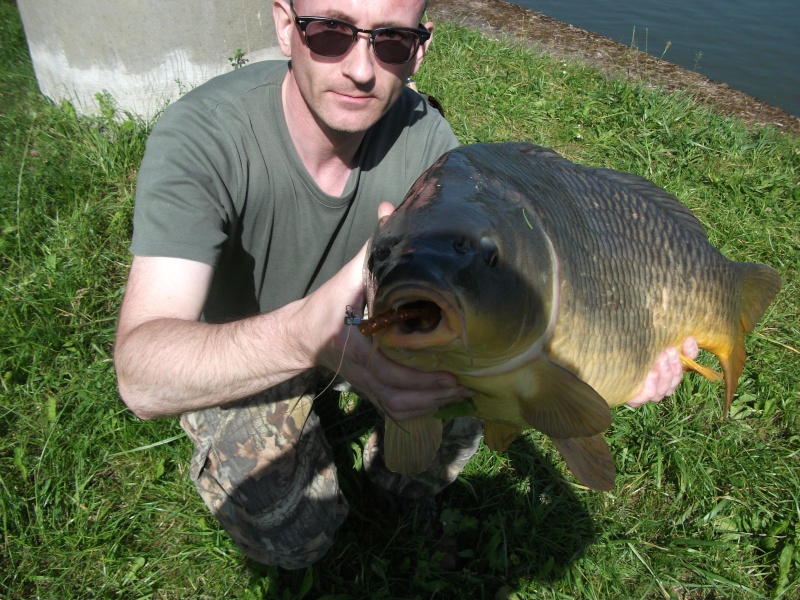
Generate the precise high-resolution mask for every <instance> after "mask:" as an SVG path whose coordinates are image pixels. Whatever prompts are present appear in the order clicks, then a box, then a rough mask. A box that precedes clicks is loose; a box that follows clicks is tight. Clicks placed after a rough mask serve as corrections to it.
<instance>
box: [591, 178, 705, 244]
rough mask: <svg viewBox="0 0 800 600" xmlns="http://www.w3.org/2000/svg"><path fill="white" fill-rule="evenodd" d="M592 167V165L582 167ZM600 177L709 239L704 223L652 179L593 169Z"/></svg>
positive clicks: (683, 226) (682, 225)
mask: <svg viewBox="0 0 800 600" xmlns="http://www.w3.org/2000/svg"><path fill="white" fill-rule="evenodd" d="M582 168H590V167H582ZM591 170H592V171H594V173H595V174H596V175H598V176H600V177H603V178H605V179H606V180H607V181H609V182H611V183H614V184H616V185H620V186H623V187H625V188H626V189H627V190H628V191H629V192H634V193H635V194H636V195H638V196H639V197H641V198H645V199H646V200H647V202H648V203H649V204H653V205H655V206H658V207H659V208H660V209H661V210H662V211H663V212H665V213H666V214H668V215H669V216H670V218H671V219H672V220H674V221H676V222H677V223H678V224H680V225H681V227H682V228H683V229H686V230H688V231H691V232H693V233H694V234H695V235H698V236H700V237H702V238H703V239H708V234H706V230H705V228H704V227H703V224H702V223H700V221H699V220H698V219H697V217H695V216H694V214H693V213H692V211H690V210H689V209H688V208H687V207H686V206H685V205H684V204H682V203H681V201H680V200H678V198H676V197H675V196H673V195H672V194H670V193H669V192H668V191H667V190H665V189H664V188H661V187H658V186H657V185H656V184H655V183H653V182H652V181H650V180H648V179H645V178H644V177H640V176H639V175H634V174H633V173H623V172H622V171H615V170H613V169H591Z"/></svg>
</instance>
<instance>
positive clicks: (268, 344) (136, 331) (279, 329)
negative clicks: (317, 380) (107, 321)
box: [115, 305, 314, 419]
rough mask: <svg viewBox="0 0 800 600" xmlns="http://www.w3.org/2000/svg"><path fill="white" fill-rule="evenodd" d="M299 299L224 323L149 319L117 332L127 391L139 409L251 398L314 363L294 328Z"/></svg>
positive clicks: (143, 413)
mask: <svg viewBox="0 0 800 600" xmlns="http://www.w3.org/2000/svg"><path fill="white" fill-rule="evenodd" d="M295 310H296V307H294V306H293V305H289V306H286V307H284V308H282V309H280V310H278V311H275V312H273V313H269V314H266V315H259V316H257V317H252V318H249V319H244V320H241V321H235V322H231V323H225V324H207V323H202V322H195V321H185V320H181V319H168V318H160V319H154V320H151V321H147V322H145V323H142V324H140V325H138V326H137V327H135V328H133V329H132V330H130V331H128V332H125V333H124V334H122V335H120V336H118V340H117V345H116V348H115V363H116V369H117V378H118V381H119V389H120V394H121V396H122V399H123V400H124V401H125V403H126V404H127V405H128V406H129V407H130V408H131V410H132V411H133V412H134V413H136V414H137V415H138V416H139V417H141V418H144V419H152V418H156V417H161V416H166V415H172V414H179V413H183V412H187V411H190V410H198V409H201V408H208V407H210V406H216V405H220V404H224V403H226V402H230V401H233V400H237V399H240V398H244V397H246V396H249V395H252V394H255V393H257V392H259V391H261V390H264V389H266V388H268V387H271V386H273V385H276V384H277V383H280V382H281V381H285V380H287V379H289V378H291V377H293V376H294V375H297V374H298V373H300V372H302V371H304V370H306V369H308V368H311V367H312V366H313V362H314V359H313V356H310V355H309V353H308V351H307V350H306V348H304V347H303V346H302V345H301V344H298V343H295V337H294V335H293V333H292V332H291V331H290V327H291V326H290V323H291V322H292V315H293V313H294V312H295Z"/></svg>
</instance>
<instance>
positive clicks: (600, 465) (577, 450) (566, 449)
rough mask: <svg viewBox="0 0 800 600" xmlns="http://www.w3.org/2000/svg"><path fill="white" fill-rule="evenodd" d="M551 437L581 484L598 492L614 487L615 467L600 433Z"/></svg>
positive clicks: (607, 490)
mask: <svg viewBox="0 0 800 600" xmlns="http://www.w3.org/2000/svg"><path fill="white" fill-rule="evenodd" d="M551 439H552V441H553V444H554V445H555V447H556V448H557V449H558V451H559V452H560V453H561V456H563V457H564V461H565V462H566V463H567V467H568V468H569V470H570V471H572V474H573V475H575V478H576V479H577V480H578V481H580V482H581V483H582V484H583V485H585V486H586V487H588V488H591V489H593V490H595V491H598V492H609V491H611V490H613V489H614V479H615V477H616V475H617V469H616V466H615V465H614V457H613V456H612V455H611V451H610V450H609V449H608V444H606V441H605V440H604V439H603V436H602V435H594V436H590V437H577V438H564V439H559V438H551Z"/></svg>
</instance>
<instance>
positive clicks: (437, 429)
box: [383, 416, 442, 476]
mask: <svg viewBox="0 0 800 600" xmlns="http://www.w3.org/2000/svg"><path fill="white" fill-rule="evenodd" d="M385 423H386V431H385V434H384V438H383V460H384V462H385V463H386V467H387V468H388V469H389V470H390V471H394V472H395V473H400V474H402V475H410V476H413V475H418V474H419V473H422V472H423V471H424V470H425V469H427V468H428V467H429V466H430V465H431V463H432V462H433V459H434V458H435V457H436V452H437V451H438V450H439V446H440V445H441V443H442V420H441V419H436V418H435V417H432V416H423V417H412V418H410V419H405V420H403V421H393V420H392V419H390V418H389V417H386V419H385Z"/></svg>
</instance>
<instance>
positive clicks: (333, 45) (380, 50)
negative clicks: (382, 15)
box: [292, 8, 431, 65]
mask: <svg viewBox="0 0 800 600" xmlns="http://www.w3.org/2000/svg"><path fill="white" fill-rule="evenodd" d="M292 15H293V16H294V22H295V23H296V24H297V26H298V27H299V28H300V31H302V32H303V35H304V36H305V39H306V45H307V46H308V48H309V50H311V51H312V52H313V53H314V54H319V55H320V56H328V57H334V56H342V55H343V54H346V53H347V51H348V50H350V48H352V47H353V44H355V42H356V40H357V39H358V34H359V33H366V34H367V35H368V36H369V43H371V44H372V50H373V51H374V52H375V56H377V57H378V60H380V61H381V62H384V63H386V64H389V65H402V64H404V63H407V62H408V61H410V60H411V59H412V58H413V57H414V54H415V53H416V52H417V50H418V49H419V47H420V45H421V44H424V43H425V42H427V41H428V39H430V37H431V34H430V32H429V31H428V30H427V29H425V28H424V27H423V26H422V24H420V26H419V29H416V28H414V27H378V28H377V29H359V28H358V27H356V26H355V25H353V24H352V23H348V22H347V21H340V20H339V19H332V18H330V17H298V16H297V13H295V12H294V8H293V9H292Z"/></svg>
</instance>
